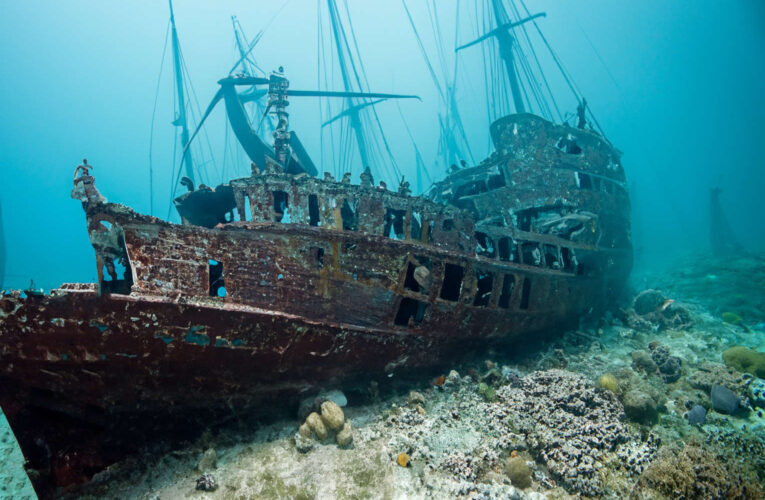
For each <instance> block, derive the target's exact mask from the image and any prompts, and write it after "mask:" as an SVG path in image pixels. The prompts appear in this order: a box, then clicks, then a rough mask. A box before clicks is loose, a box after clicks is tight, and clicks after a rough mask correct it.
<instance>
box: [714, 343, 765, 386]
mask: <svg viewBox="0 0 765 500" xmlns="http://www.w3.org/2000/svg"><path fill="white" fill-rule="evenodd" d="M722 357H723V360H724V361H725V364H726V365H728V366H729V367H731V368H735V369H736V370H738V371H740V372H745V373H751V374H753V375H756V376H758V377H760V378H765V352H757V351H755V350H754V349H748V348H746V347H744V346H740V345H737V346H733V347H731V348H730V349H727V350H726V351H725V352H723V354H722Z"/></svg>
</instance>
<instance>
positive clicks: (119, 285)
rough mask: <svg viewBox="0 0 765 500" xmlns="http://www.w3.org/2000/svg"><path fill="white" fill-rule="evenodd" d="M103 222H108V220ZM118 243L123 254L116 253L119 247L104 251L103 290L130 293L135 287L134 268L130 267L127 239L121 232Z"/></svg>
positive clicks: (123, 293)
mask: <svg viewBox="0 0 765 500" xmlns="http://www.w3.org/2000/svg"><path fill="white" fill-rule="evenodd" d="M101 222H102V223H104V222H107V223H108V221H101ZM109 225H110V226H111V224H109ZM117 245H118V248H119V250H121V255H116V254H115V252H116V251H117V249H114V248H112V249H111V251H104V252H103V267H102V268H101V276H102V279H101V292H102V293H116V294H120V295H128V294H130V291H131V289H132V287H133V270H132V269H131V267H130V259H128V256H127V248H126V246H125V240H124V238H123V236H122V235H121V234H120V235H119V236H118V238H117Z"/></svg>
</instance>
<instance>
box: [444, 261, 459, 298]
mask: <svg viewBox="0 0 765 500" xmlns="http://www.w3.org/2000/svg"><path fill="white" fill-rule="evenodd" d="M464 277H465V269H464V268H463V267H462V266H458V265H457V264H449V263H446V264H445V265H444V283H443V285H442V286H441V298H442V299H445V300H455V301H456V300H459V298H460V292H461V291H462V279H463V278H464Z"/></svg>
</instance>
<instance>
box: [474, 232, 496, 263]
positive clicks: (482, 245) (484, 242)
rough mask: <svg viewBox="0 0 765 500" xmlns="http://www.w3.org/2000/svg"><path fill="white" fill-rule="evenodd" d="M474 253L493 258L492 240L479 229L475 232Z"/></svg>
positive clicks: (494, 252)
mask: <svg viewBox="0 0 765 500" xmlns="http://www.w3.org/2000/svg"><path fill="white" fill-rule="evenodd" d="M475 243H476V247H475V253H476V255H480V256H482V257H490V258H492V259H493V258H494V256H495V255H496V250H495V249H494V240H492V239H491V237H490V236H489V235H487V234H486V233H482V232H480V231H476V232H475Z"/></svg>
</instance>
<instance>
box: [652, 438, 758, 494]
mask: <svg viewBox="0 0 765 500" xmlns="http://www.w3.org/2000/svg"><path fill="white" fill-rule="evenodd" d="M638 485H639V487H641V488H646V489H652V490H655V491H656V492H658V493H660V494H661V495H664V496H666V497H668V498H673V499H678V500H683V499H694V498H742V499H752V500H754V499H759V498H762V495H763V494H764V492H763V491H762V489H761V488H760V487H759V486H758V485H757V484H756V483H755V482H754V481H752V480H751V479H749V478H747V477H745V476H744V475H743V473H742V470H741V468H740V467H739V466H738V465H737V464H736V463H735V462H733V461H727V460H721V459H720V457H718V456H716V455H715V454H713V453H712V452H711V451H710V450H709V449H707V448H704V447H702V446H701V445H699V444H695V443H691V444H687V445H685V446H683V447H682V448H681V447H680V446H669V447H665V448H662V449H661V450H660V451H659V455H658V457H657V458H656V460H654V461H653V462H652V463H651V464H650V465H649V466H648V467H647V468H646V470H645V472H643V475H642V476H641V478H640V481H639V483H638ZM646 493H648V492H646Z"/></svg>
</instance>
